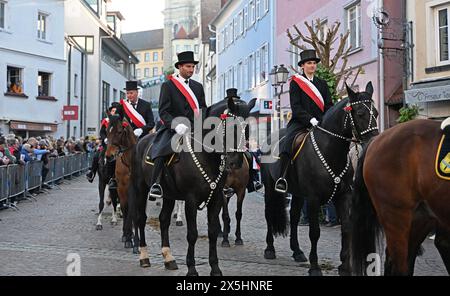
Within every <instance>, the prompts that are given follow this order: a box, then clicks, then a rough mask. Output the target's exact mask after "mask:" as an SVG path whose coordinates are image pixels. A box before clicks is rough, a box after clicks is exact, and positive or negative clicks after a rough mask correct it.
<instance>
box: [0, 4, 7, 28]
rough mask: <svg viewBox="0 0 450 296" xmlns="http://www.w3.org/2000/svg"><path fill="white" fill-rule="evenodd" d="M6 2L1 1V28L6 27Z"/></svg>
mask: <svg viewBox="0 0 450 296" xmlns="http://www.w3.org/2000/svg"><path fill="white" fill-rule="evenodd" d="M5 6H6V4H5V2H1V1H0V29H4V28H5Z"/></svg>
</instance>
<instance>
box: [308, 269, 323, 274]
mask: <svg viewBox="0 0 450 296" xmlns="http://www.w3.org/2000/svg"><path fill="white" fill-rule="evenodd" d="M308 273H309V275H310V276H322V270H320V269H319V268H315V269H310V270H308Z"/></svg>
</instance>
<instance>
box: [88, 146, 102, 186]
mask: <svg viewBox="0 0 450 296" xmlns="http://www.w3.org/2000/svg"><path fill="white" fill-rule="evenodd" d="M99 158H100V155H99V153H98V152H96V153H95V154H94V157H93V158H92V163H91V167H90V168H89V172H88V173H87V174H86V177H87V179H88V181H89V183H92V182H93V181H94V178H95V174H96V173H97V170H98V160H99Z"/></svg>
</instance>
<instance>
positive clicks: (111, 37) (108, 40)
mask: <svg viewBox="0 0 450 296" xmlns="http://www.w3.org/2000/svg"><path fill="white" fill-rule="evenodd" d="M109 3H110V1H106V0H68V1H65V2H64V5H65V17H64V30H65V33H66V37H67V38H69V39H70V40H72V41H73V42H75V43H76V45H77V46H78V47H79V48H81V49H82V50H83V51H84V52H85V53H86V54H85V55H84V56H85V60H84V61H83V62H84V64H83V71H84V73H85V75H84V81H85V84H84V90H83V91H84V98H85V102H83V103H81V106H83V109H82V110H81V111H80V114H81V113H82V114H83V116H82V117H81V118H80V120H81V121H82V124H81V127H80V131H79V134H80V135H98V134H99V129H100V121H101V119H102V118H103V117H104V116H105V112H106V110H107V109H108V107H109V106H110V104H111V103H112V102H113V101H119V100H120V98H125V92H124V91H123V89H124V87H125V82H126V81H127V80H129V79H134V73H135V64H137V63H138V59H137V58H136V57H135V56H134V54H133V53H132V52H131V51H130V50H129V48H128V47H127V46H126V45H125V43H124V42H123V41H122V40H121V39H120V38H119V37H118V36H120V21H121V20H123V17H121V15H119V14H118V13H117V12H110V13H109V14H108V4H109ZM111 16H116V17H115V18H114V19H112V18H111ZM70 49H71V46H70V44H69V46H68V49H67V53H66V54H67V56H68V58H69V56H70V52H69V51H70ZM72 52H73V51H72ZM72 59H74V58H72ZM80 67H81V65H80ZM68 72H69V73H68V76H69V77H70V78H69V79H68V84H72V85H75V84H76V82H75V80H76V77H75V73H71V71H70V70H68ZM67 97H68V98H69V99H68V102H67V104H76V103H77V102H76V100H75V99H73V100H72V98H73V97H74V93H72V92H68V93H67ZM74 124H75V123H74ZM70 125H71V122H67V126H70ZM67 130H68V133H69V134H70V135H71V134H72V132H73V130H72V128H69V127H68V128H67ZM75 136H77V135H75Z"/></svg>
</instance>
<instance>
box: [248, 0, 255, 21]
mask: <svg viewBox="0 0 450 296" xmlns="http://www.w3.org/2000/svg"><path fill="white" fill-rule="evenodd" d="M248 10H249V12H248V16H249V25H248V26H249V27H251V26H252V25H253V24H254V23H255V20H256V18H255V2H254V1H253V0H252V1H250V3H249V4H248Z"/></svg>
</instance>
